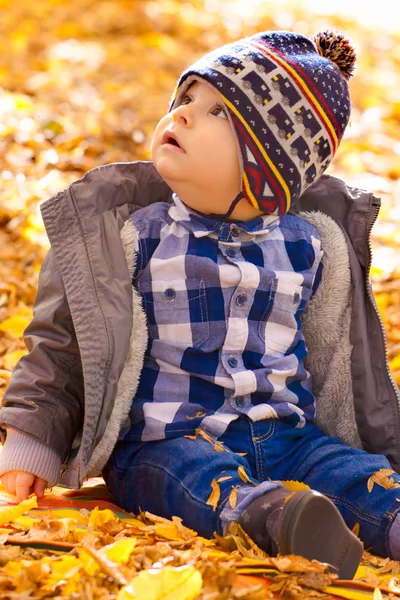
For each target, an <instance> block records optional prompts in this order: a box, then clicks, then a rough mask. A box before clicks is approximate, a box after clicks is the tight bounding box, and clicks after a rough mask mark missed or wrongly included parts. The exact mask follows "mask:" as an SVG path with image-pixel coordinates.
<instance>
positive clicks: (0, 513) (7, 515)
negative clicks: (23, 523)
mask: <svg viewBox="0 0 400 600" xmlns="http://www.w3.org/2000/svg"><path fill="white" fill-rule="evenodd" d="M31 508H37V498H36V496H32V498H28V500H22V502H20V503H19V504H18V505H17V506H5V507H3V508H0V526H1V525H7V523H11V521H13V520H14V519H17V518H18V517H21V516H22V515H24V514H25V513H26V512H28V510H30V509H31Z"/></svg>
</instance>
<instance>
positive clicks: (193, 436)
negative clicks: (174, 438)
mask: <svg viewBox="0 0 400 600" xmlns="http://www.w3.org/2000/svg"><path fill="white" fill-rule="evenodd" d="M183 437H185V438H188V440H197V435H184V436H183Z"/></svg>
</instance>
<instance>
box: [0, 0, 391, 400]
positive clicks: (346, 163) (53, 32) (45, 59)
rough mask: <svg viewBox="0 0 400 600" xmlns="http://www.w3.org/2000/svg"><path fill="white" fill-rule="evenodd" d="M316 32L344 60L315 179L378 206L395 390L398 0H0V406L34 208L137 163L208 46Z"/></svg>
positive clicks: (35, 248) (30, 290) (379, 275)
mask: <svg viewBox="0 0 400 600" xmlns="http://www.w3.org/2000/svg"><path fill="white" fill-rule="evenodd" d="M325 28H334V29H339V30H341V31H342V32H344V33H345V35H346V36H348V37H349V38H350V39H351V40H352V41H353V43H354V45H355V47H356V49H357V52H358V63H357V65H358V68H357V71H356V74H355V76H354V77H353V79H352V80H351V82H350V90H351V95H352V102H353V113H352V119H351V123H350V125H349V127H348V128H347V132H346V135H345V139H344V140H343V142H342V144H341V147H340V149H339V151H338V154H337V156H336V158H335V160H334V162H333V163H332V165H331V166H330V168H329V170H328V172H329V173H331V174H334V175H337V176H339V177H341V178H343V179H345V180H346V182H347V183H349V184H351V185H355V186H358V187H362V188H365V189H368V190H371V191H373V192H374V193H375V194H377V195H379V196H381V198H382V210H381V215H380V218H379V220H378V222H377V224H376V226H375V228H374V231H373V249H374V259H373V266H372V270H371V277H372V280H373V287H374V291H375V295H376V299H377V303H378V307H379V310H380V313H381V315H382V318H383V322H384V326H385V329H386V332H387V338H388V358H389V362H390V368H391V370H392V372H393V375H394V377H395V379H396V381H397V382H398V383H400V183H399V177H400V3H399V4H397V3H394V2H393V0H380V2H372V1H368V0H367V1H365V0H364V1H363V2H359V1H355V0H351V2H350V1H349V0H335V1H334V2H325V3H321V2H320V1H319V2H317V0H298V1H295V0H291V1H288V0H285V1H284V0H282V1H280V0H275V1H274V2H269V1H265V0H263V1H261V0H236V1H234V0H231V1H224V0H202V1H200V0H196V1H194V2H183V1H179V0H157V1H145V0H131V1H128V0H79V1H78V0H68V1H65V0H64V1H60V0H35V2H28V1H27V0H0V56H1V59H0V186H1V193H0V397H1V395H2V393H4V390H5V388H6V385H7V382H8V380H9V377H10V374H11V370H12V368H13V367H14V365H15V363H16V362H17V360H18V359H19V357H20V356H21V354H22V353H23V352H24V351H25V350H24V344H23V340H22V332H23V330H24V328H25V327H26V325H27V324H28V322H29V321H30V319H31V317H32V305H33V301H34V298H35V293H36V286H37V278H38V272H39V269H40V264H41V262H42V260H43V257H44V254H45V252H46V251H47V248H48V245H47V244H48V243H47V238H46V235H45V233H44V229H43V226H42V221H41V217H40V211H39V205H40V202H41V201H43V200H45V199H47V198H48V197H49V196H51V195H52V194H54V193H55V192H57V191H59V190H61V189H63V188H65V187H67V186H68V185H69V184H70V183H71V182H72V181H74V180H75V179H78V178H80V177H82V176H83V174H84V173H85V172H86V171H87V170H89V169H91V168H93V167H96V166H98V165H102V164H106V163H110V162H115V161H133V160H137V159H145V160H147V159H149V158H150V154H149V147H150V141H151V136H152V132H153V129H154V126H155V124H156V123H157V121H158V120H159V119H160V117H161V116H162V115H163V114H165V112H166V111H167V108H168V103H169V100H170V97H171V94H172V91H173V89H174V86H175V83H176V80H177V77H178V76H179V74H180V73H181V72H182V70H183V69H184V68H185V67H186V66H188V65H189V64H190V63H192V62H193V61H194V60H196V58H198V57H200V56H201V55H202V54H204V53H205V52H207V51H208V50H209V49H211V48H213V47H215V46H219V45H222V44H224V43H227V42H230V41H233V40H235V39H237V38H239V37H242V36H247V35H251V34H253V33H255V32H256V31H260V30H264V29H286V30H293V31H298V32H302V33H304V34H313V33H314V32H316V31H318V30H321V29H325Z"/></svg>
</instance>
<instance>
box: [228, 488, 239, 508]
mask: <svg viewBox="0 0 400 600" xmlns="http://www.w3.org/2000/svg"><path fill="white" fill-rule="evenodd" d="M237 495H238V488H237V487H233V488H232V491H231V493H230V494H229V504H230V505H231V507H232V508H236V504H237Z"/></svg>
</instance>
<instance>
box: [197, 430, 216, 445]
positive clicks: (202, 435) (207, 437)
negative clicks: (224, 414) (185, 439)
mask: <svg viewBox="0 0 400 600" xmlns="http://www.w3.org/2000/svg"><path fill="white" fill-rule="evenodd" d="M195 432H196V434H197V435H201V437H202V438H203V440H205V441H206V442H210V444H213V443H214V441H215V440H213V438H212V437H211V436H210V435H208V433H206V432H205V431H203V430H202V429H196V430H195Z"/></svg>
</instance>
